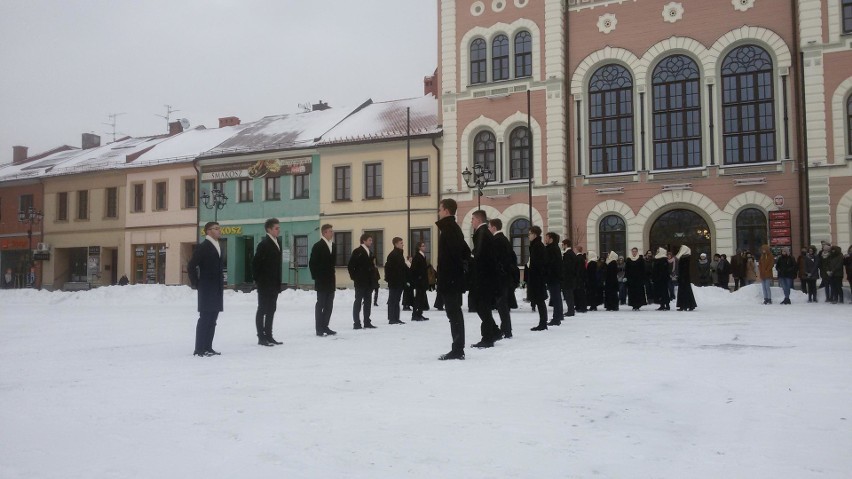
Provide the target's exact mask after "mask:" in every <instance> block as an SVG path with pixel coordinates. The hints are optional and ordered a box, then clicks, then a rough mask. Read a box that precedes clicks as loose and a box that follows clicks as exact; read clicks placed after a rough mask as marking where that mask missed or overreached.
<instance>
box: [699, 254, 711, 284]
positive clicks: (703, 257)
mask: <svg viewBox="0 0 852 479" xmlns="http://www.w3.org/2000/svg"><path fill="white" fill-rule="evenodd" d="M698 286H710V260H708V259H707V253H701V254H700V255H699V256H698Z"/></svg>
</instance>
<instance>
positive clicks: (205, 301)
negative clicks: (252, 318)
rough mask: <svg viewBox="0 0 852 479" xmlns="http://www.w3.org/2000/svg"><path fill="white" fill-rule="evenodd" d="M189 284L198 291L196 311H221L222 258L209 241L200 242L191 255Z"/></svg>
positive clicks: (188, 272)
mask: <svg viewBox="0 0 852 479" xmlns="http://www.w3.org/2000/svg"><path fill="white" fill-rule="evenodd" d="M186 272H187V274H188V275H189V284H191V285H192V287H193V288H196V289H197V290H198V311H199V312H202V311H203V312H210V311H222V310H223V309H224V308H223V300H222V296H223V294H224V289H225V287H224V283H225V281H224V278H223V277H222V257H221V256H219V252H218V251H217V250H216V247H215V246H213V243H211V242H210V241H209V240H206V239H205V240H204V241H202V242H201V243H200V244H199V245H198V246H197V247H196V248H195V251H194V252H193V253H192V258H190V260H189V264H187V267H186Z"/></svg>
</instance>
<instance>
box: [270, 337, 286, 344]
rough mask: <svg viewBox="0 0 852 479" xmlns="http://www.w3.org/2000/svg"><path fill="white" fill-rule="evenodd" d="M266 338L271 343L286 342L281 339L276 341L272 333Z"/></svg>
mask: <svg viewBox="0 0 852 479" xmlns="http://www.w3.org/2000/svg"><path fill="white" fill-rule="evenodd" d="M266 340H267V341H269V343H270V344H284V343H282V342H281V341H276V340H275V338H273V337H272V336H271V335H270V336H267V337H266Z"/></svg>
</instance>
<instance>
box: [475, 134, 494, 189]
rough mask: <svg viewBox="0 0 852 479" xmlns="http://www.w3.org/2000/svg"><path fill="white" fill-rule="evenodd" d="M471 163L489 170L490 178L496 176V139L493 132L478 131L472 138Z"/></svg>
mask: <svg viewBox="0 0 852 479" xmlns="http://www.w3.org/2000/svg"><path fill="white" fill-rule="evenodd" d="M473 163H474V164H479V165H482V167H483V168H485V169H487V170H488V171H490V172H491V178H496V177H497V140H496V139H495V137H494V133H491V132H490V131H488V130H484V131H480V132H479V133H477V134H476V136H475V137H474V139H473Z"/></svg>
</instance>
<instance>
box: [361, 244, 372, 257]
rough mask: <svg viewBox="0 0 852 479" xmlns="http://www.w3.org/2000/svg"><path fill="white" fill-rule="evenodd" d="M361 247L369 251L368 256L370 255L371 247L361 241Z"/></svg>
mask: <svg viewBox="0 0 852 479" xmlns="http://www.w3.org/2000/svg"><path fill="white" fill-rule="evenodd" d="M361 247H362V248H364V250H365V251H366V252H367V256H370V248H368V247H367V245H365V244H364V243H361Z"/></svg>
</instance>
